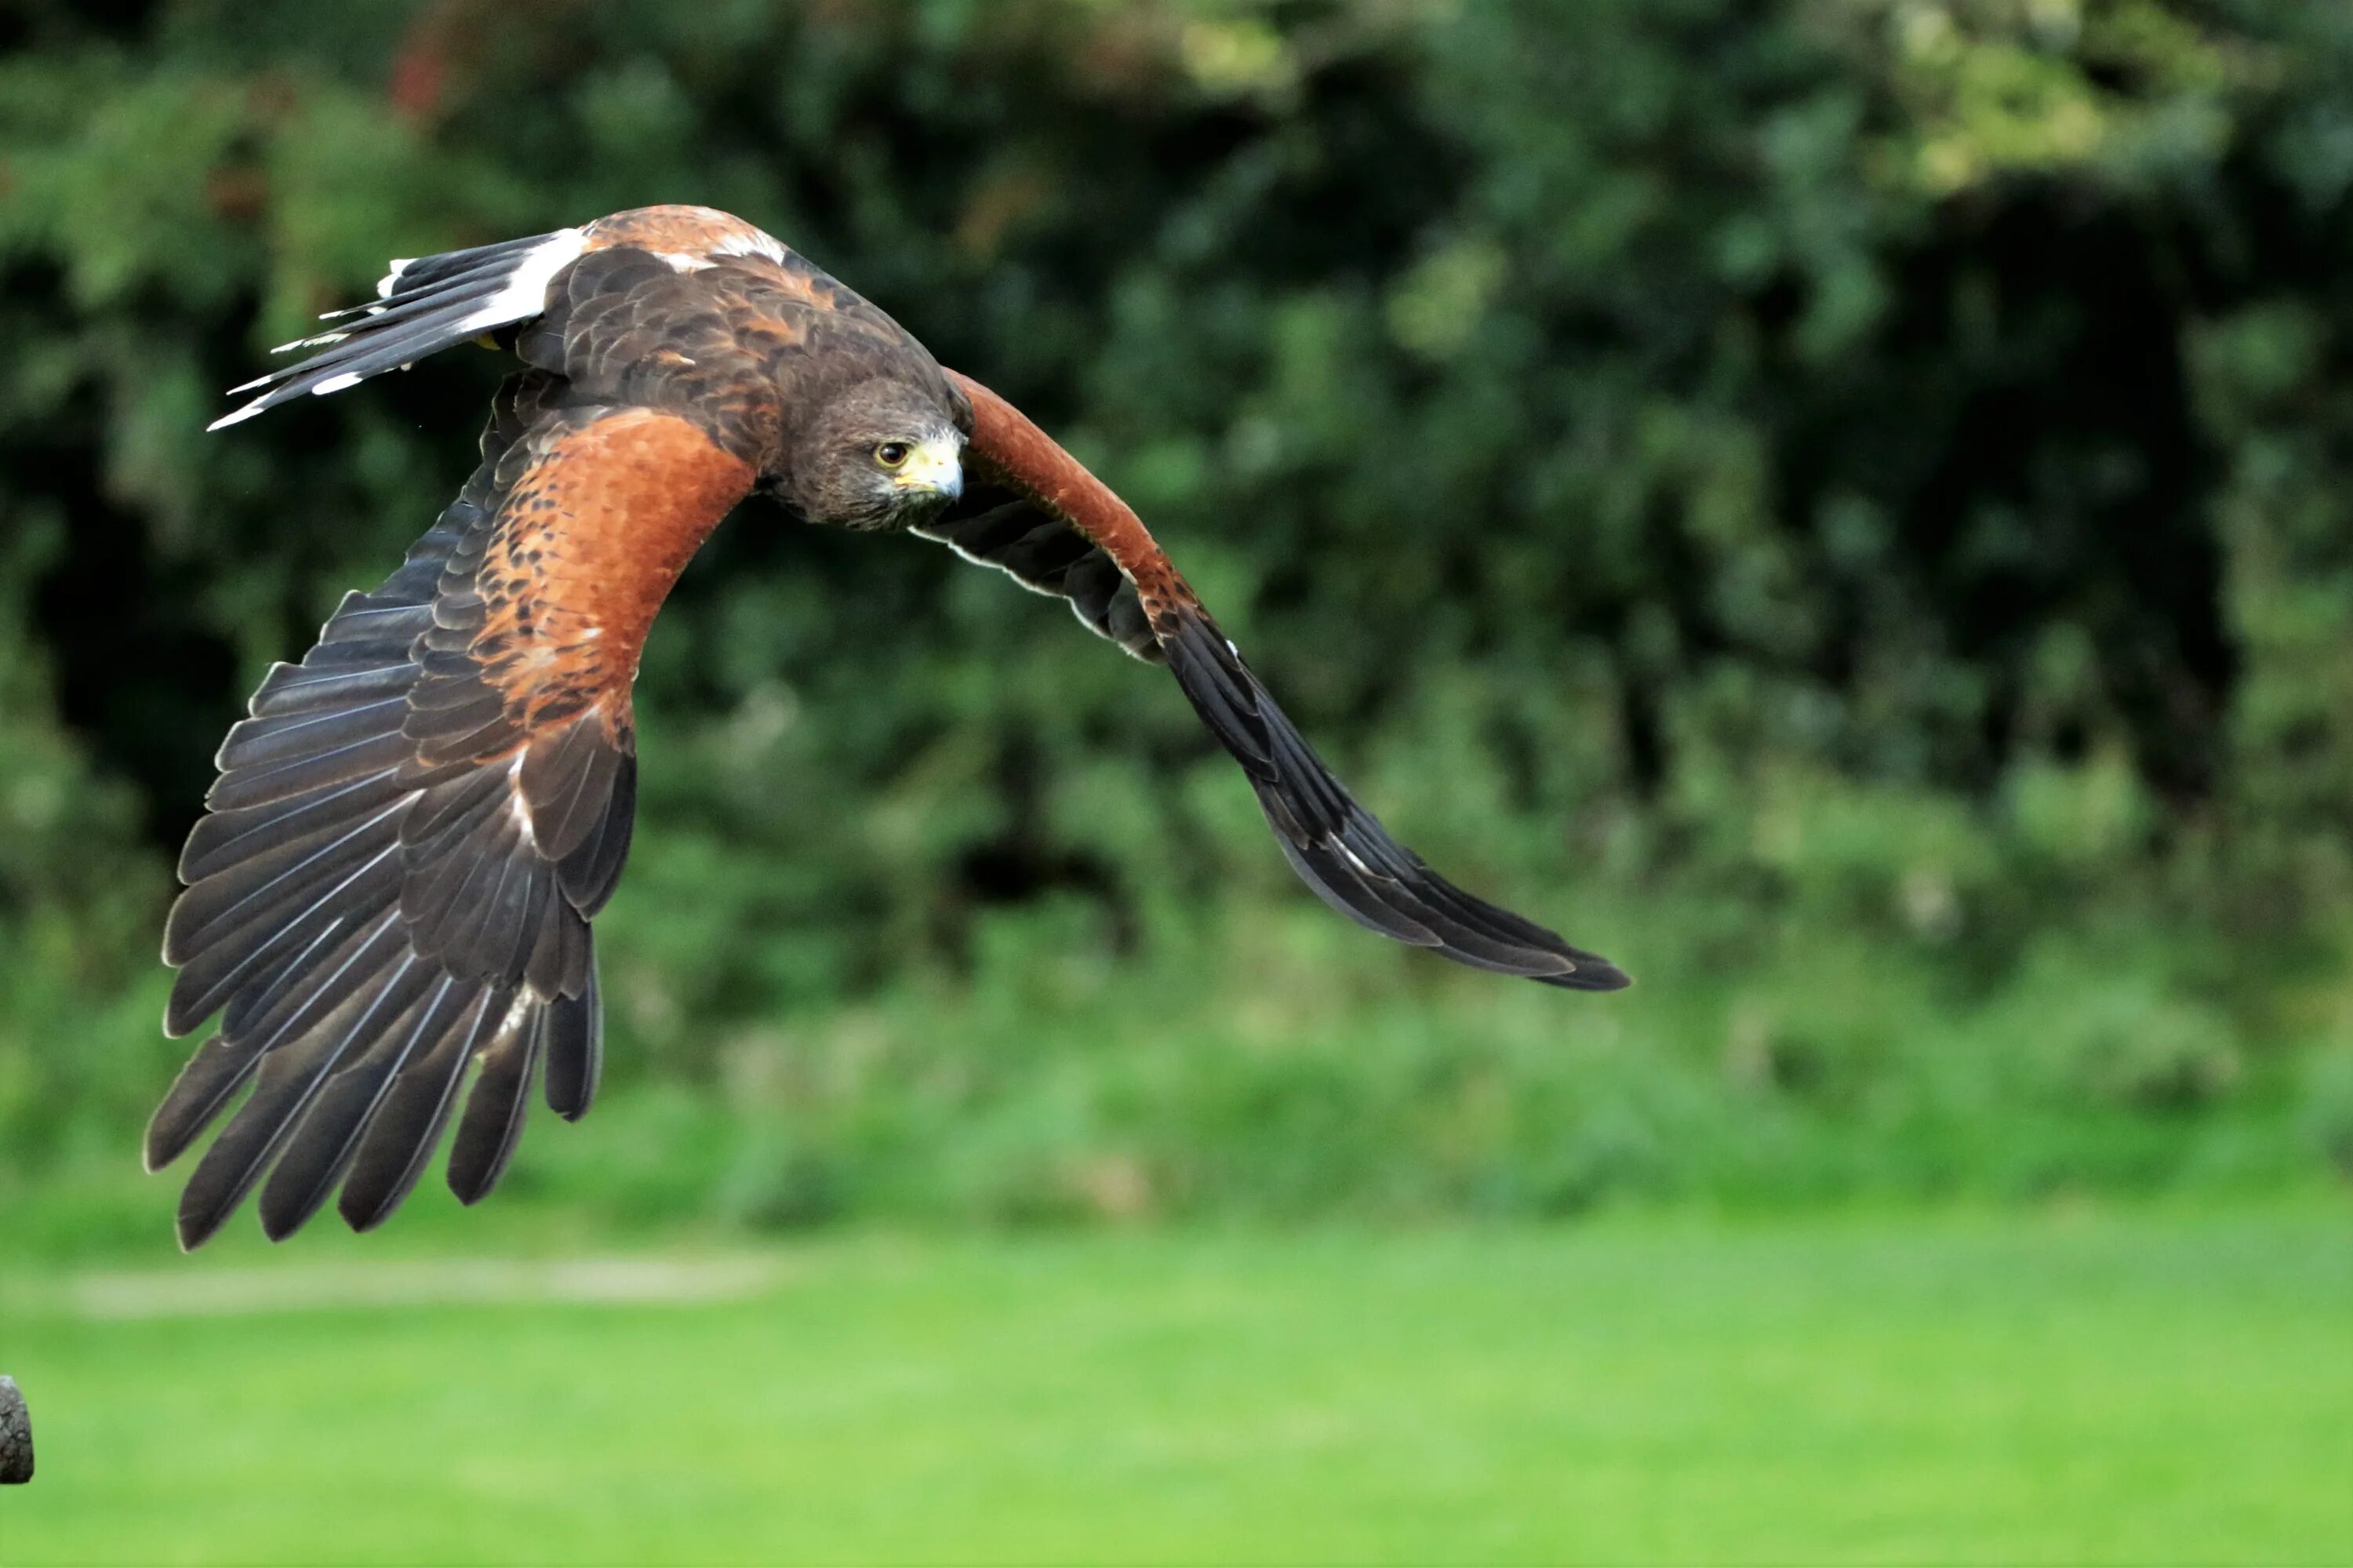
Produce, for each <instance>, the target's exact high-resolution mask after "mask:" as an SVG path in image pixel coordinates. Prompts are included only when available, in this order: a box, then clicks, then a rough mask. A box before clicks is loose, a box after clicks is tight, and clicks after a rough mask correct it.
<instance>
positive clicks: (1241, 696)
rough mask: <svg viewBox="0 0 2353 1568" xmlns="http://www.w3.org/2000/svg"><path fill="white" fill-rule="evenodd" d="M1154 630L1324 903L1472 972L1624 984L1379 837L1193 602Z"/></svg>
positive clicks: (1613, 971)
mask: <svg viewBox="0 0 2353 1568" xmlns="http://www.w3.org/2000/svg"><path fill="white" fill-rule="evenodd" d="M1155 630H1156V631H1157V633H1158V635H1159V638H1160V644H1161V647H1162V648H1163V649H1164V650H1165V651H1166V653H1167V655H1168V668H1169V670H1170V672H1171V673H1174V674H1175V675H1176V680H1177V683H1178V684H1179V685H1180V686H1182V687H1183V689H1184V692H1185V694H1186V696H1187V697H1188V698H1190V699H1191V701H1192V704H1193V707H1194V710H1195V711H1196V712H1197V713H1198V714H1199V715H1201V718H1202V720H1203V721H1204V722H1205V723H1206V724H1207V725H1208V728H1209V731H1210V733H1211V734H1213V735H1215V736H1217V738H1218V740H1219V743H1220V744H1221V745H1223V746H1224V747H1225V748H1226V749H1227V750H1228V751H1229V752H1230V753H1231V754H1232V755H1233V757H1234V759H1235V760H1236V761H1238V762H1240V764H1241V765H1242V768H1243V771H1244V772H1245V773H1247V774H1248V775H1249V777H1250V787H1251V788H1252V789H1255V790H1256V791H1257V793H1258V797H1259V804H1260V805H1261V807H1262V808H1263V809H1264V810H1265V812H1266V818H1267V822H1268V824H1269V825H1270V826H1271V827H1272V828H1273V829H1274V832H1275V837H1276V842H1278V843H1279V844H1280V845H1281V846H1282V852H1283V855H1284V858H1285V859H1287V860H1289V861H1290V863H1291V865H1292V869H1293V871H1295V872H1297V873H1298V874H1299V876H1300V878H1301V880H1303V882H1305V883H1306V884H1307V885H1308V886H1309V887H1310V888H1312V889H1314V892H1315V893H1316V894H1317V895H1318V896H1320V897H1322V898H1323V900H1324V902H1325V903H1326V904H1329V905H1330V906H1332V907H1333V908H1335V909H1336V910H1338V911H1339V912H1340V913H1341V914H1343V915H1345V916H1348V917H1349V918H1350V919H1352V920H1354V921H1356V923H1357V924H1358V925H1361V926H1364V927H1367V928H1368V929H1371V930H1374V931H1377V932H1380V933H1381V934H1382V935H1384V936H1387V937H1391V938H1396V939H1397V940H1398V941H1400V942H1404V943H1407V944H1409V945H1410V946H1413V947H1419V948H1429V949H1430V950H1431V951H1433V952H1436V953H1440V954H1442V955H1443V956H1445V957H1447V958H1449V959H1453V960H1454V961H1455V962H1456V963H1459V964H1466V965H1468V966H1470V967H1471V968H1472V969H1486V970H1489V971H1491V972H1493V973H1497V974H1506V975H1514V976H1518V977H1520V978H1523V979H1526V980H1538V981H1541V982H1542V983H1544V984H1546V985H1553V986H1560V987H1563V988H1565V989H1567V990H1571V991H1619V990H1622V989H1623V988H1624V987H1625V986H1626V985H1628V984H1629V983H1630V982H1629V980H1628V979H1627V977H1626V975H1625V973H1624V972H1623V971H1622V970H1620V969H1619V968H1618V967H1617V966H1616V965H1614V964H1612V963H1610V962H1609V960H1608V959H1602V958H1599V957H1597V956H1595V955H1594V954H1591V953H1588V952H1586V951H1584V950H1583V949H1582V948H1573V947H1571V946H1569V944H1568V943H1567V941H1565V940H1563V939H1562V938H1561V937H1560V936H1559V935H1558V934H1557V933H1556V932H1554V931H1551V930H1548V929H1546V927H1542V926H1539V925H1537V924H1536V923H1535V922H1534V921H1532V920H1529V919H1526V918H1525V917H1524V916H1518V915H1514V914H1513V913H1512V912H1511V911H1510V910H1508V909H1504V908H1502V907H1500V906H1496V905H1493V904H1490V903H1488V902H1486V901H1485V900H1484V899H1482V898H1478V897H1474V896H1473V895H1471V894H1468V893H1465V892H1463V891H1462V889H1461V888H1459V887H1457V886H1455V885H1453V884H1452V883H1451V882H1449V881H1447V880H1446V878H1444V877H1442V876H1440V875H1439V874H1437V873H1436V872H1434V871H1432V870H1430V867H1429V866H1427V865H1426V864H1424V863H1422V860H1421V857H1419V855H1417V854H1415V853H1413V852H1411V851H1410V850H1409V849H1407V848H1406V847H1405V846H1404V845H1403V844H1400V843H1398V842H1397V840H1395V839H1394V838H1392V837H1390V836H1389V833H1388V830H1387V829H1385V828H1383V827H1382V826H1381V824H1380V822H1379V821H1378V820H1377V819H1376V818H1375V817H1374V816H1373V814H1372V813H1371V812H1369V811H1367V810H1365V809H1364V808H1363V807H1362V806H1360V805H1358V804H1357V803H1356V800H1355V798H1354V797H1352V796H1351V795H1349V793H1348V791H1347V789H1345V787H1344V786H1343V785H1342V784H1341V783H1340V781H1339V780H1338V779H1335V778H1334V777H1333V775H1332V772H1331V770H1330V769H1329V768H1325V767H1324V763H1323V760H1322V759H1321V758H1318V757H1317V756H1316V755H1315V753H1314V750H1313V749H1312V748H1311V747H1309V746H1308V745H1307V743H1306V741H1305V740H1303V739H1302V738H1301V736H1300V734H1299V732H1298V730H1297V729H1295V728H1294V727H1293V726H1292V723H1291V721H1290V719H1289V718H1287V717H1286V716H1284V715H1283V712H1282V709H1281V708H1279V707H1277V706H1276V705H1275V704H1274V699H1273V698H1272V697H1271V696H1269V695H1268V694H1267V691H1266V688H1265V687H1264V686H1262V685H1261V684H1260V683H1259V681H1258V677H1257V676H1255V675H1253V674H1251V673H1250V668H1249V666H1248V665H1246V664H1244V663H1243V662H1242V660H1241V655H1240V653H1238V652H1235V651H1234V647H1233V644H1232V643H1230V642H1229V641H1226V638H1225V635H1224V634H1223V633H1222V632H1220V631H1219V630H1218V629H1217V626H1216V624H1215V623H1214V622H1212V621H1211V620H1209V619H1208V615H1207V614H1206V613H1204V612H1202V611H1201V610H1200V609H1198V607H1194V606H1189V605H1183V604H1180V605H1177V606H1176V607H1175V608H1173V609H1169V610H1167V611H1166V616H1165V620H1164V622H1163V624H1161V625H1159V626H1158V627H1156V628H1155Z"/></svg>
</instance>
